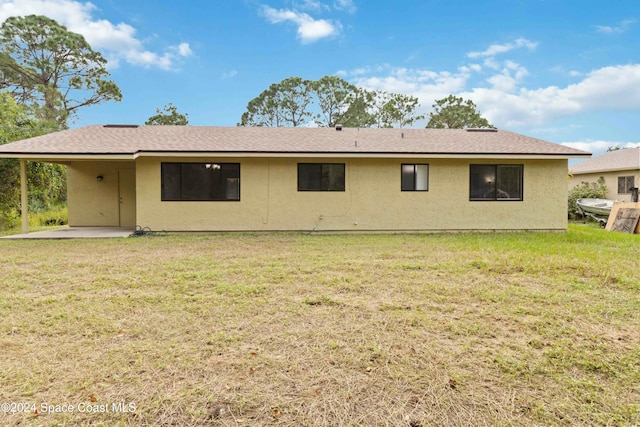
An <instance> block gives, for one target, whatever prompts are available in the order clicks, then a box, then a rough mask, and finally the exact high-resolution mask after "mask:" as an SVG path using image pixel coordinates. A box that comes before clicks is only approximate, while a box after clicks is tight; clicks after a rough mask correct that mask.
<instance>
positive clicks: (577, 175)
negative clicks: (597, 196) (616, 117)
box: [569, 147, 640, 202]
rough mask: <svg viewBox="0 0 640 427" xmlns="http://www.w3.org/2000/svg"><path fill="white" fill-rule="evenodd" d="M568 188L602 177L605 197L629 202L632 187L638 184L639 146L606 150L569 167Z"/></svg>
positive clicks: (639, 177)
mask: <svg viewBox="0 0 640 427" xmlns="http://www.w3.org/2000/svg"><path fill="white" fill-rule="evenodd" d="M569 175H570V177H571V178H570V180H569V188H573V187H575V186H576V185H579V184H580V183H582V182H596V181H598V178H599V177H601V176H602V177H603V178H604V182H605V185H606V186H607V194H606V196H605V198H607V199H611V200H620V201H623V202H630V201H631V196H632V190H631V189H632V188H634V187H638V185H639V184H640V147H637V148H624V149H622V150H614V151H608V152H606V153H604V154H601V155H600V156H597V157H594V158H592V159H589V160H585V161H584V162H580V163H576V164H575V165H572V166H571V167H570V168H569Z"/></svg>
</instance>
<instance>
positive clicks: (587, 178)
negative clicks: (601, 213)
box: [569, 170, 640, 202]
mask: <svg viewBox="0 0 640 427" xmlns="http://www.w3.org/2000/svg"><path fill="white" fill-rule="evenodd" d="M601 176H602V177H604V183H605V185H606V186H607V194H606V196H605V198H606V199H611V200H620V201H623V202H630V201H631V194H618V177H620V176H634V177H635V178H634V182H635V186H636V187H637V186H638V185H640V171H637V170H627V171H615V172H600V173H586V174H580V175H574V176H572V177H571V178H570V179H569V189H572V188H573V187H575V186H576V185H580V184H581V183H582V182H597V181H598V178H600V177H601Z"/></svg>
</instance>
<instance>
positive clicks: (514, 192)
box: [496, 165, 522, 200]
mask: <svg viewBox="0 0 640 427" xmlns="http://www.w3.org/2000/svg"><path fill="white" fill-rule="evenodd" d="M497 169H498V172H497V180H496V199H508V200H521V199H522V165H501V166H498V167H497Z"/></svg>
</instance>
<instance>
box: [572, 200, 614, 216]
mask: <svg viewBox="0 0 640 427" xmlns="http://www.w3.org/2000/svg"><path fill="white" fill-rule="evenodd" d="M614 202H615V200H608V199H578V200H576V204H577V205H578V209H580V212H581V213H587V214H592V215H597V216H606V217H608V216H609V214H610V213H611V208H613V203H614Z"/></svg>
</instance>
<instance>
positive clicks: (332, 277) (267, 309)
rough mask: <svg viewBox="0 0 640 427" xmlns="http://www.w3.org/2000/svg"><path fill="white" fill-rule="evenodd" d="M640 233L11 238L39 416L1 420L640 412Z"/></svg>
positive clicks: (11, 309)
mask: <svg viewBox="0 0 640 427" xmlns="http://www.w3.org/2000/svg"><path fill="white" fill-rule="evenodd" d="M639 243H640V240H639V237H638V236H630V235H622V234H617V233H607V232H604V231H602V230H599V229H596V228H590V227H584V226H572V228H571V229H570V231H569V232H568V233H566V234H537V233H514V234H461V235H444V234H443V235H359V236H345V235H335V236H307V235H298V234H256V235H252V234H232V235H228V234H225V235H213V236H168V237H151V238H138V239H126V240H82V241H81V240H75V241H11V242H9V241H7V242H4V241H3V242H0V262H1V265H2V267H0V268H1V270H0V275H1V276H2V281H1V284H0V316H1V317H2V319H3V322H2V323H1V324H0V354H2V364H0V397H1V398H0V400H1V401H7V402H16V403H18V402H29V403H32V404H34V405H36V409H37V411H36V412H39V413H34V411H31V410H29V411H27V412H26V413H19V414H11V415H7V414H2V413H0V423H2V424H8V425H61V426H62V425H105V426H107V425H108V426H112V425H154V426H162V425H167V426H169V425H222V426H236V425H309V426H311V425H313V426H318V425H319V426H322V425H324V426H335V425H343V426H374V425H375V426H379V425H394V426H395V425H398V426H429V425H455V426H458V425H459V426H466V425H469V426H471V425H567V426H569V425H635V424H639V423H640V404H639V402H640V386H638V384H640V347H639V345H638V343H639V342H640V314H639V313H640V284H639V282H640V280H639V273H638V272H639V271H640V245H639ZM43 402H46V403H47V404H49V405H64V404H72V405H74V410H73V412H70V413H44V412H43V411H42V410H41V408H40V405H41V404H42V403H43ZM122 402H124V403H126V404H129V403H131V404H134V405H135V411H133V412H129V413H125V412H116V411H115V410H114V408H113V407H112V406H111V405H112V404H113V403H122ZM80 404H81V405H80ZM78 405H80V406H81V407H82V405H91V407H96V408H97V410H98V412H90V413H88V412H80V410H79V408H78ZM99 405H104V406H105V407H107V408H108V410H107V411H102V412H100V411H99V409H101V408H100V406H99ZM115 409H117V408H115Z"/></svg>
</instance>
